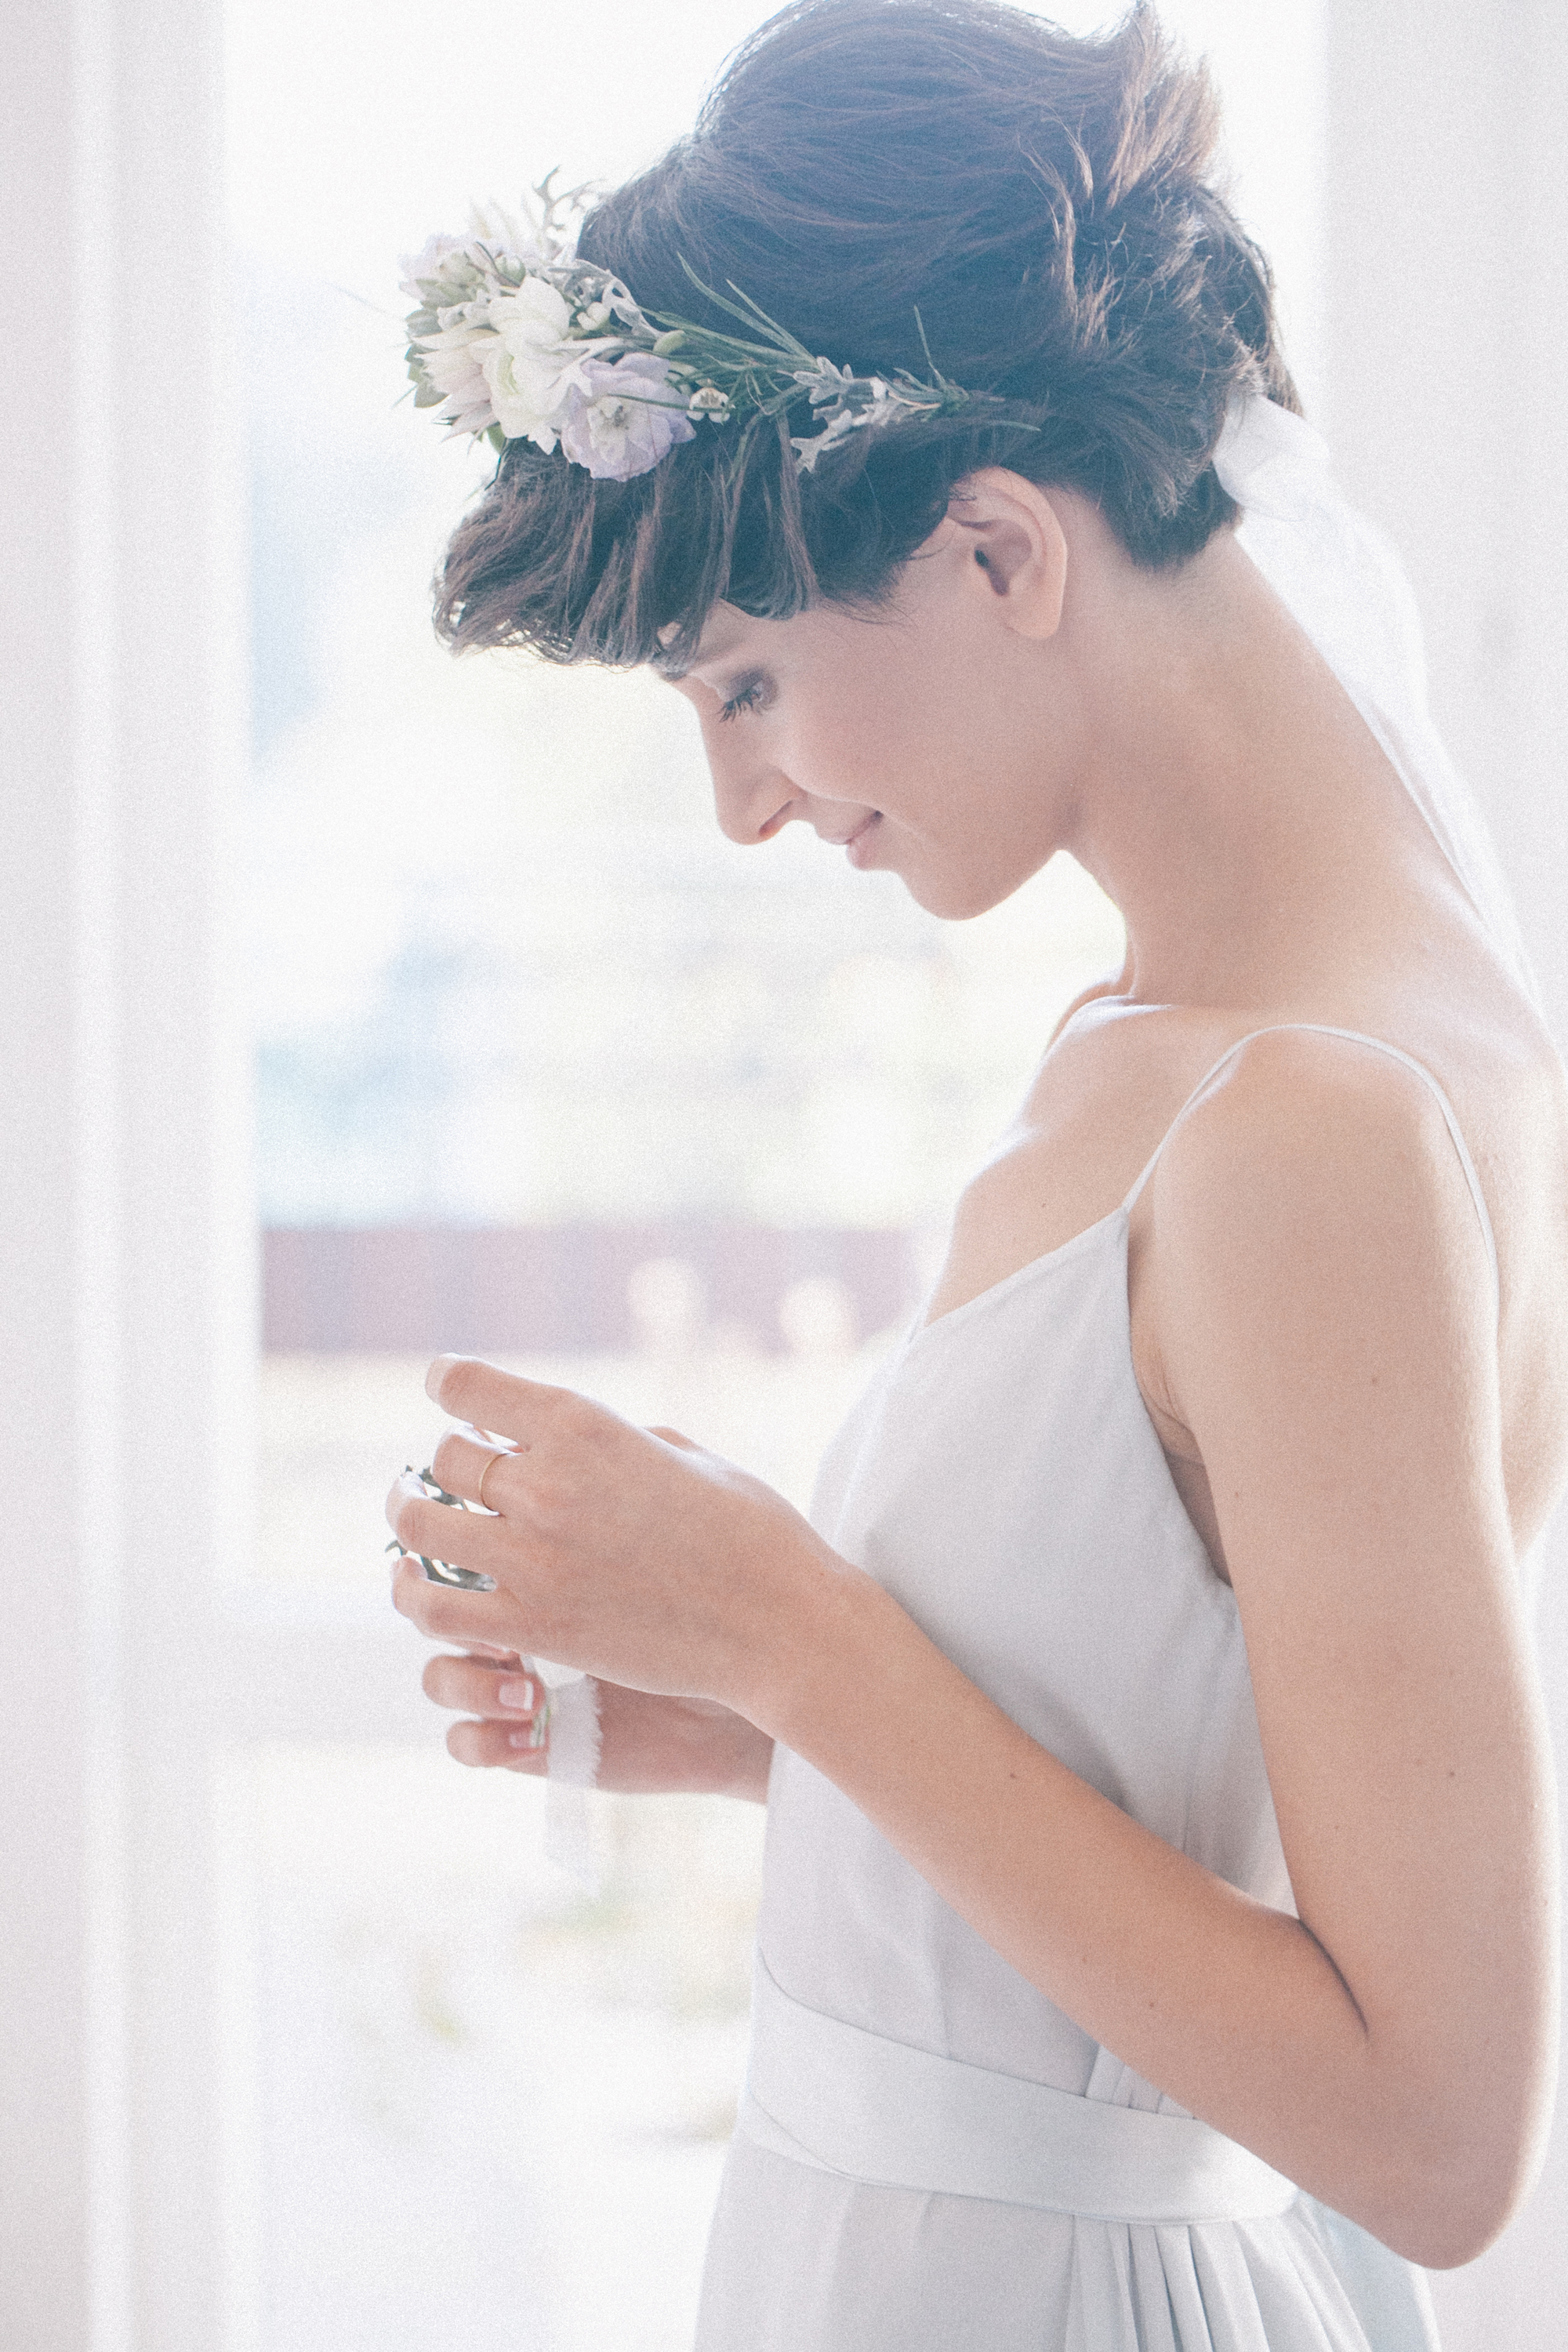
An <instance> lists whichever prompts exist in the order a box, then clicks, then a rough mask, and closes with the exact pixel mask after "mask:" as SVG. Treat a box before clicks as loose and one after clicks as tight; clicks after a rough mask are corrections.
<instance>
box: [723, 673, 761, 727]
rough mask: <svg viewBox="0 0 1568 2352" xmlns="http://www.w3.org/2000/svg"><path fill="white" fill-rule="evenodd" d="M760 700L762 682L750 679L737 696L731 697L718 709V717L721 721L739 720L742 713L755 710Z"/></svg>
mask: <svg viewBox="0 0 1568 2352" xmlns="http://www.w3.org/2000/svg"><path fill="white" fill-rule="evenodd" d="M762 698H763V682H762V680H761V678H760V677H753V678H750V679H748V681H747V683H746V684H745V685H744V686H743V687H742V688H741V691H740V692H739V694H737V695H734V696H732V697H731V699H730V700H729V701H728V702H726V703H725V704H723V705H722V707H721V709H720V712H719V716H720V718H721V719H739V718H740V716H741V714H742V711H746V710H755V709H756V708H757V706H758V704H759V703H760V702H761V700H762Z"/></svg>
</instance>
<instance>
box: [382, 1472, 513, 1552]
mask: <svg viewBox="0 0 1568 2352" xmlns="http://www.w3.org/2000/svg"><path fill="white" fill-rule="evenodd" d="M431 1467H432V1468H433V1469H434V1467H435V1465H434V1464H432V1465H431ZM442 1483H443V1484H445V1481H442ZM447 1491H448V1492H449V1493H456V1492H457V1489H456V1488H455V1487H452V1488H448V1489H447ZM386 1520H387V1525H388V1526H389V1527H390V1528H391V1529H392V1532H393V1534H394V1535H395V1537H396V1538H397V1540H398V1542H399V1543H400V1544H401V1545H402V1546H403V1549H404V1550H405V1551H407V1552H419V1553H422V1554H423V1555H424V1556H425V1558H426V1559H445V1560H449V1561H450V1562H451V1563H452V1565H453V1567H454V1568H477V1569H479V1570H481V1572H482V1573H483V1574H484V1575H486V1576H493V1575H494V1574H495V1572H496V1568H497V1564H498V1562H503V1561H505V1560H506V1559H508V1557H509V1556H510V1553H511V1551H512V1549H513V1547H512V1544H511V1541H510V1538H508V1537H507V1535H506V1534H505V1533H504V1532H503V1530H502V1528H501V1526H500V1521H499V1520H497V1519H493V1518H491V1517H489V1516H488V1515H487V1514H485V1513H483V1512H479V1511H461V1510H459V1509H458V1507H457V1505H456V1504H454V1503H437V1502H436V1501H435V1500H434V1499H433V1498H432V1497H431V1496H429V1495H427V1494H426V1491H425V1486H424V1483H423V1481H422V1480H420V1479H419V1478H417V1477H416V1476H415V1475H414V1473H413V1472H412V1471H410V1470H405V1472H404V1473H403V1475H402V1476H401V1477H400V1478H397V1479H395V1480H394V1482H393V1487H392V1492H391V1493H390V1494H389V1495H388V1496H387V1498H386Z"/></svg>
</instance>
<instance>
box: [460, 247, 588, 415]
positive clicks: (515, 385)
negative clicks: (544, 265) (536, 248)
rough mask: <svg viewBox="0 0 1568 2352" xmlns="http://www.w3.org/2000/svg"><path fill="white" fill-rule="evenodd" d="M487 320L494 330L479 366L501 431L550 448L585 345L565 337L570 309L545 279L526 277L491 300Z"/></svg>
mask: <svg viewBox="0 0 1568 2352" xmlns="http://www.w3.org/2000/svg"><path fill="white" fill-rule="evenodd" d="M489 322H490V325H491V327H492V328H493V329H494V330H495V333H494V335H493V336H492V337H490V338H489V339H488V340H487V341H486V344H485V347H484V350H483V352H482V354H481V357H480V365H481V366H482V367H483V369H484V373H485V382H486V383H487V384H488V385H489V394H490V400H491V403H492V404H493V405H494V408H495V413H496V419H497V422H498V423H499V424H500V428H501V431H502V432H503V433H504V434H505V435H506V437H507V439H508V440H509V441H521V440H524V439H526V440H529V441H535V442H537V443H538V445H539V446H540V447H541V448H542V449H547V450H548V449H553V448H554V446H555V443H556V439H557V437H558V436H559V434H560V430H561V425H562V421H563V412H564V409H565V405H566V399H567V395H568V394H569V393H570V391H571V390H572V388H573V385H574V383H575V382H576V381H577V378H578V374H579V371H580V369H581V366H582V355H583V348H584V347H583V344H582V342H581V341H576V342H573V341H568V340H567V336H568V331H569V329H570V327H571V324H572V312H571V310H570V309H569V307H568V305H567V303H566V300H565V298H564V297H563V295H562V294H560V293H558V292H557V290H556V289H555V288H554V287H553V286H552V285H551V284H550V283H549V282H548V280H547V279H545V278H524V279H523V282H522V284H521V286H520V287H519V288H518V289H517V292H516V293H515V294H500V295H498V296H497V297H496V298H495V299H494V300H493V301H492V302H491V304H490V306H489Z"/></svg>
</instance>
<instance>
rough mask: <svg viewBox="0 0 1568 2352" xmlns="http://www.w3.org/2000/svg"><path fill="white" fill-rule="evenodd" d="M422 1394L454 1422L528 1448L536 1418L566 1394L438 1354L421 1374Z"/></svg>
mask: <svg viewBox="0 0 1568 2352" xmlns="http://www.w3.org/2000/svg"><path fill="white" fill-rule="evenodd" d="M425 1393H426V1396H427V1397H428V1398H429V1399H430V1402H432V1404H438V1405H439V1406H440V1408H441V1410H442V1412H447V1413H450V1415H451V1416H452V1419H453V1420H454V1421H467V1422H471V1423H472V1424H473V1426H474V1427H475V1428H476V1429H493V1430H494V1432H495V1433H496V1435H497V1436H498V1437H510V1438H511V1439H512V1440H513V1441H514V1442H515V1443H516V1444H520V1445H527V1444H530V1443H531V1440H532V1438H533V1435H534V1433H535V1430H536V1429H537V1427H538V1424H539V1422H540V1420H541V1417H542V1416H546V1415H548V1413H549V1412H550V1410H551V1407H552V1404H553V1403H554V1402H555V1401H556V1400H557V1399H559V1398H561V1397H563V1396H566V1395H568V1394H569V1393H570V1391H567V1390H565V1389H556V1388H551V1387H550V1386H549V1385H548V1384H547V1383H546V1382H545V1381H525V1380H523V1379H522V1378H521V1376H520V1375H519V1374H518V1373H516V1372H503V1371H502V1370H501V1369H500V1366H499V1364H487V1363H486V1362H484V1360H482V1359H481V1358H480V1357H479V1356H437V1359H436V1360H435V1362H434V1363H433V1364H432V1365H431V1367H430V1369H429V1370H428V1371H427V1372H426V1375H425ZM452 1492H453V1493H454V1494H455V1493H456V1492H457V1489H456V1487H454V1488H453V1489H452Z"/></svg>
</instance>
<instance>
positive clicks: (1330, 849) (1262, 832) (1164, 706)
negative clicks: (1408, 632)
mask: <svg viewBox="0 0 1568 2352" xmlns="http://www.w3.org/2000/svg"><path fill="white" fill-rule="evenodd" d="M1079 592H1080V593H1079V600H1078V605H1077V609H1076V610H1075V611H1074V612H1073V613H1072V614H1071V617H1070V618H1069V619H1068V623H1067V625H1068V628H1069V629H1071V630H1072V632H1073V639H1074V644H1073V650H1074V654H1075V657H1076V658H1077V659H1079V661H1080V662H1082V663H1083V664H1085V665H1086V666H1087V674H1088V676H1089V701H1090V706H1091V707H1092V708H1093V709H1095V710H1096V711H1097V712H1100V713H1107V714H1109V715H1110V716H1109V723H1108V724H1106V725H1105V726H1104V727H1103V728H1100V729H1098V730H1097V733H1096V739H1095V741H1094V744H1093V747H1092V749H1091V751H1090V752H1089V756H1088V760H1087V762H1086V772H1085V773H1084V776H1083V780H1082V786H1081V790H1080V791H1079V794H1078V796H1077V800H1076V805H1075V808H1074V811H1073V818H1072V824H1071V831H1070V837H1069V838H1068V840H1067V842H1066V844H1065V846H1067V847H1068V849H1069V850H1070V851H1071V852H1072V854H1073V856H1076V857H1077V858H1078V860H1079V863H1080V864H1081V865H1083V866H1085V867H1087V869H1088V870H1089V873H1091V874H1092V875H1093V876H1094V877H1095V879H1096V880H1097V881H1098V882H1099V883H1100V886H1101V887H1102V888H1103V889H1104V890H1105V891H1106V892H1107V894H1108V895H1109V896H1110V898H1112V899H1113V900H1114V902H1115V903H1116V905H1117V906H1118V907H1119V908H1120V909H1121V913H1122V915H1123V918H1124V919H1125V920H1126V923H1127V928H1128V938H1129V945H1130V950H1131V975H1132V989H1131V993H1132V994H1133V995H1134V996H1135V997H1137V998H1139V999H1141V1000H1142V1002H1144V1003H1190V1004H1198V1005H1203V1004H1213V1005H1242V1006H1248V1005H1272V1004H1277V1003H1281V1002H1284V1001H1289V1000H1290V999H1293V998H1294V997H1296V996H1298V995H1300V994H1302V993H1306V994H1309V995H1310V994H1312V993H1314V992H1320V991H1321V988H1322V986H1323V984H1324V982H1330V983H1331V984H1334V985H1342V983H1343V982H1344V981H1345V979H1346V978H1347V976H1349V973H1350V972H1351V971H1353V970H1354V969H1355V968H1356V967H1357V966H1359V965H1362V964H1365V965H1366V966H1367V967H1368V968H1369V969H1370V968H1372V967H1373V965H1375V964H1377V963H1379V962H1380V961H1382V960H1383V959H1384V955H1385V953H1386V950H1387V946H1388V942H1389V940H1391V939H1392V938H1393V937H1394V931H1395V928H1396V927H1397V928H1399V929H1403V926H1404V923H1405V922H1407V921H1409V920H1410V919H1412V918H1415V919H1416V921H1417V922H1419V923H1421V924H1422V925H1423V926H1424V927H1429V926H1430V925H1431V924H1432V923H1433V922H1435V921H1436V922H1442V923H1445V925H1446V923H1447V921H1448V920H1454V919H1458V921H1460V922H1464V921H1466V920H1467V916H1466V912H1465V908H1466V902H1465V900H1464V898H1463V894H1462V892H1461V891H1460V890H1459V887H1458V883H1457V881H1456V880H1455V878H1454V877H1453V876H1452V874H1451V873H1450V872H1449V870H1448V868H1447V864H1446V861H1445V860H1444V859H1443V856H1442V853H1441V852H1440V851H1439V850H1438V848H1437V847H1436V843H1435V842H1434V841H1433V840H1432V838H1431V835H1429V834H1428V832H1427V830H1426V826H1425V824H1423V822H1422V819H1421V817H1420V814H1419V812H1418V811H1417V810H1416V809H1415V805H1414V804H1413V803H1412V802H1411V801H1410V799H1409V796H1408V795H1407V793H1405V789H1404V787H1403V785H1402V784H1401V783H1400V782H1399V779H1398V778H1397V776H1396V775H1395V774H1394V772H1393V770H1392V769H1391V768H1390V767H1389V765H1388V762H1387V761H1386V760H1385V759H1384V755H1383V753H1382V751H1380V749H1379V747H1378V746H1377V744H1376V743H1375V741H1374V740H1373V737H1372V735H1371V734H1370V733H1369V731H1368V730H1367V728H1366V726H1365V725H1364V723H1363V720H1362V719H1361V718H1360V716H1359V714H1358V713H1357V712H1356V710H1355V709H1354V707H1353V705H1352V703H1351V701H1350V700H1349V698H1348V697H1347V696H1346V695H1345V693H1344V691H1343V689H1342V688H1341V687H1340V685H1339V684H1338V682H1337V680H1336V679H1335V678H1334V677H1333V675H1332V673H1331V671H1330V669H1329V668H1328V667H1327V665H1326V664H1325V663H1324V662H1323V660H1322V659H1321V656H1320V655H1319V654H1318V653H1317V652H1316V650H1315V648H1314V647H1313V646H1311V644H1310V642H1309V640H1308V639H1307V638H1306V637H1305V636H1304V635H1303V634H1302V632H1301V631H1300V629H1299V628H1298V627H1297V625H1296V624H1295V623H1294V621H1293V620H1292V619H1291V618H1290V616H1289V614H1287V613H1286V612H1285V610H1284V608H1283V607H1282V606H1281V605H1280V604H1279V602H1278V600H1277V599H1276V597H1275V596H1274V595H1273V593H1272V592H1271V591H1270V590H1269V589H1268V586H1267V584H1266V583H1264V581H1263V580H1262V578H1261V577H1260V575H1259V574H1258V572H1257V571H1256V569H1255V568H1254V566H1253V564H1252V563H1251V562H1250V560H1249V558H1248V557H1247V555H1246V553H1245V552H1244V551H1243V550H1242V549H1241V548H1240V547H1239V546H1238V545H1237V541H1236V540H1235V539H1234V537H1233V536H1232V535H1231V534H1230V533H1229V532H1228V531H1227V532H1224V533H1221V534H1220V535H1219V536H1218V537H1217V538H1216V539H1215V540H1214V541H1211V542H1210V545H1209V546H1208V547H1207V548H1206V549H1205V551H1203V553H1202V554H1201V555H1199V556H1197V557H1196V558H1194V560H1193V562H1191V563H1189V564H1188V565H1187V566H1186V567H1185V568H1184V571H1183V572H1181V573H1179V574H1177V575H1174V576H1173V575H1171V574H1168V573H1149V572H1140V571H1138V570H1136V569H1135V568H1134V567H1132V566H1131V565H1130V564H1127V563H1125V562H1121V563H1115V562H1113V563H1109V564H1107V563H1100V564H1095V563H1094V562H1090V563H1089V564H1088V565H1085V566H1082V567H1080V568H1079Z"/></svg>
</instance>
